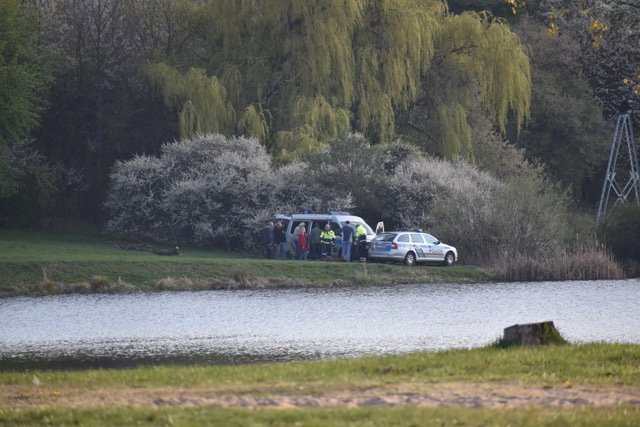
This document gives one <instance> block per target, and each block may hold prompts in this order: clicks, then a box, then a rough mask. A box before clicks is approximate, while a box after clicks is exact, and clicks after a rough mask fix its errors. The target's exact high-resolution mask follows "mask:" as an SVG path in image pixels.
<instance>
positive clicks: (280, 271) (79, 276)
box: [0, 230, 494, 296]
mask: <svg viewBox="0 0 640 427" xmlns="http://www.w3.org/2000/svg"><path fill="white" fill-rule="evenodd" d="M117 243H118V242H116V241H114V240H112V239H110V238H108V237H106V236H103V235H86V234H85V235H74V234H51V233H41V232H33V231H18V230H0V296H2V295H5V296H7V295H35V294H52V293H66V292H127V291H137V290H139V291H151V290H201V289H229V288H257V287H295V286H339V285H347V284H356V285H359V284H393V283H434V282H441V283H442V282H444V283H458V282H482V281H488V280H491V279H493V278H494V276H493V275H492V273H491V272H490V271H488V270H486V269H481V268H477V267H469V266H454V267H449V268H445V267H441V266H419V267H417V268H406V267H404V266H401V265H392V264H373V263H367V264H366V266H363V265H362V264H361V263H350V264H349V263H341V262H311V261H309V262H302V261H277V260H265V259H257V258H255V257H253V256H251V255H248V254H238V253H228V252H222V251H204V250H198V249H189V248H186V249H181V253H180V255H178V256H161V255H155V254H152V253H149V252H144V251H134V250H123V249H120V248H119V246H118V245H117Z"/></svg>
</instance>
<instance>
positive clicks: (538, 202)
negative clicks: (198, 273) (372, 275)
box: [106, 134, 569, 264]
mask: <svg viewBox="0 0 640 427" xmlns="http://www.w3.org/2000/svg"><path fill="white" fill-rule="evenodd" d="M111 179H112V182H111V190H110V193H109V197H108V200H107V202H106V207H107V209H108V211H109V214H110V221H109V223H108V228H109V229H110V230H112V231H117V232H126V233H135V234H138V235H143V236H147V237H151V238H154V239H157V240H170V241H172V242H175V243H192V244H197V245H202V246H217V247H225V248H244V249H253V248H255V247H256V245H257V244H259V242H260V230H261V228H262V226H263V224H264V222H265V221H266V220H267V219H269V218H271V217H272V216H273V215H274V214H275V213H295V212H301V211H302V210H310V211H316V212H322V211H326V210H331V209H333V210H352V211H353V212H354V213H356V214H358V215H360V216H363V217H364V218H365V219H366V220H368V222H369V223H371V224H375V223H376V222H378V221H380V220H383V221H384V222H385V226H386V228H387V229H388V230H389V229H398V228H409V227H418V228H423V229H425V230H427V231H430V232H433V233H434V234H435V235H436V236H438V237H439V238H441V239H442V240H444V241H446V242H448V243H451V244H453V245H455V246H457V247H458V248H459V250H460V253H461V256H462V257H463V259H464V260H465V262H476V263H483V264H485V263H490V262H493V261H495V259H496V258H498V259H500V258H507V257H511V256H514V255H523V256H531V257H539V256H541V255H548V254H553V253H556V251H559V250H563V249H565V248H566V246H567V244H566V242H567V235H568V234H569V231H568V230H569V228H568V197H567V195H566V193H565V192H563V191H561V190H560V189H558V188H557V187H556V186H554V185H553V184H552V183H550V182H549V181H547V180H545V179H542V178H539V177H537V175H534V174H528V175H524V176H522V177H519V178H516V179H513V180H512V181H510V182H507V183H504V182H501V181H499V180H498V179H496V178H494V177H493V176H491V175H490V174H487V173H484V172H481V171H479V170H478V169H477V168H475V167H474V166H472V165H470V164H469V163H466V162H465V161H463V160H457V161H453V162H450V161H443V160H437V159H432V158H429V157H426V156H425V155H423V154H421V153H419V152H418V151H416V149H415V148H412V147H410V146H406V145H404V144H402V143H400V142H394V143H389V144H380V145H377V146H370V145H369V143H368V141H367V140H366V139H365V138H364V137H363V136H362V135H359V134H350V135H345V136H343V137H341V138H338V139H336V140H334V141H333V142H331V143H329V144H327V146H326V147H324V148H323V149H322V150H321V151H318V152H315V153H314V154H312V155H310V156H309V157H308V158H307V161H306V162H294V163H290V164H287V165H284V166H281V167H279V168H274V167H273V166H272V164H271V161H270V157H269V155H268V154H267V153H266V151H265V150H264V148H263V147H262V146H261V145H260V144H259V143H258V141H257V140H254V139H245V138H232V139H227V138H225V137H223V136H220V135H209V136H202V137H197V138H194V139H192V140H184V141H180V142H175V143H172V144H166V145H164V146H163V148H162V153H161V155H160V157H158V158H154V157H148V156H138V157H135V158H133V159H131V160H129V161H126V162H120V163H118V164H116V166H115V168H114V170H113V172H112V175H111ZM352 208H353V209H352Z"/></svg>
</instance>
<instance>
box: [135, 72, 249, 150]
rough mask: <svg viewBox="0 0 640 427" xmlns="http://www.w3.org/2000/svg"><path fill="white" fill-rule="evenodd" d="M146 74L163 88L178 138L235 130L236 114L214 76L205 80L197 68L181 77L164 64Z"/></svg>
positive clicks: (204, 75)
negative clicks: (176, 122) (174, 116)
mask: <svg viewBox="0 0 640 427" xmlns="http://www.w3.org/2000/svg"><path fill="white" fill-rule="evenodd" d="M147 74H148V76H149V78H150V79H151V81H152V82H154V83H155V84H157V85H158V86H160V87H161V88H162V91H163V93H164V100H165V103H166V105H167V106H168V107H170V108H172V109H176V110H178V111H179V113H178V116H179V119H180V137H181V138H190V137H192V136H194V135H196V134H199V135H204V134H207V133H225V134H230V133H231V131H232V130H233V129H235V110H234V109H233V107H232V105H231V103H229V102H228V101H227V91H226V89H225V87H224V86H223V85H222V84H221V83H220V81H219V80H218V79H217V78H216V77H215V76H213V77H207V75H206V74H205V72H204V70H200V69H196V68H191V69H190V70H189V71H188V72H187V73H186V74H181V73H179V72H178V71H177V70H175V69H173V68H171V67H169V66H167V65H165V64H155V65H152V66H150V67H149V68H148V70H147ZM254 112H255V110H254ZM247 120H249V119H247ZM244 123H245V124H246V120H245V122H244ZM258 132H260V130H258Z"/></svg>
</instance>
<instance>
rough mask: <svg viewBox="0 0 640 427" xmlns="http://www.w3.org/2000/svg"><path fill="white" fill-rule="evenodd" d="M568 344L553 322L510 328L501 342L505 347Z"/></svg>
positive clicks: (506, 330) (505, 330) (505, 331)
mask: <svg viewBox="0 0 640 427" xmlns="http://www.w3.org/2000/svg"><path fill="white" fill-rule="evenodd" d="M566 343H567V341H566V340H565V339H564V338H562V336H561V335H560V332H558V330H557V329H556V327H555V325H554V324H553V322H551V321H549V322H540V323H527V324H525V325H513V326H509V327H508V328H505V329H504V338H502V341H501V344H502V345H504V346H512V345H546V344H566Z"/></svg>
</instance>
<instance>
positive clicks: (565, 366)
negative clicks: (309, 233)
mask: <svg viewBox="0 0 640 427" xmlns="http://www.w3.org/2000/svg"><path fill="white" fill-rule="evenodd" d="M359 396H361V397H362V396H364V399H363V400H362V399H361V400H358V397H359ZM611 396H620V397H621V399H622V400H620V399H618V400H617V401H614V399H612V398H611ZM638 396H640V346H638V345H621V344H620V345H618V344H588V345H566V346H548V347H544V348H510V349H497V348H481V349H474V350H452V351H445V352H435V353H415V354H409V355H403V356H392V357H366V358H359V359H349V360H337V361H321V362H296V363H287V364H265V365H244V366H189V367H175V366H159V367H146V368H136V369H129V370H88V371H64V372H49V371H46V372H45V371H31V372H0V425H16V424H19V425H45V424H54V425H94V424H110V425H131V424H136V425H283V424H296V425H367V426H382V425H445V426H446V425H465V426H471V425H473V426H476V425H477V426H480V425H492V426H493V425H496V426H502V425H523V426H539V425H563V426H565V425H583V426H597V425H607V426H611V425H613V426H632V425H638V423H639V422H640V400H638ZM391 398H395V399H399V400H397V402H399V403H398V404H388V403H384V402H389V399H391ZM420 398H424V399H426V400H423V402H427V403H428V402H429V399H431V402H432V403H434V402H435V404H434V405H426V404H425V405H420V404H418V403H416V402H418V401H419V399H420ZM503 398H504V401H508V400H509V399H511V400H512V401H513V402H518V400H517V399H520V404H517V405H511V406H509V405H507V404H505V403H503V400H502V399H503ZM385 399H387V400H385ZM433 399H437V401H434V400H433ZM527 399H528V400H527ZM554 399H555V400H554ZM594 399H595V400H594ZM598 399H599V400H598ZM391 401H393V400H391ZM234 402H235V403H234ZM256 402H257V403H256ZM278 402H285V404H284V405H281V406H278V405H277V404H278ZM292 402H293V403H292ZM590 402H591V403H590ZM594 402H595V403H594ZM230 403H231V404H230ZM507 403H508V402H507ZM421 406H423V407H421ZM424 406H429V407H424Z"/></svg>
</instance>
